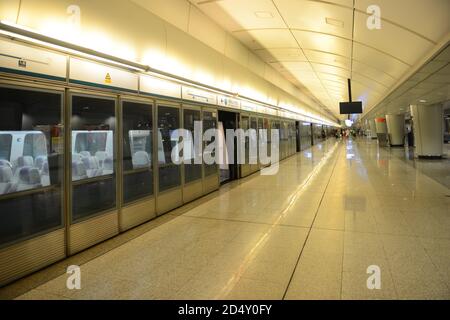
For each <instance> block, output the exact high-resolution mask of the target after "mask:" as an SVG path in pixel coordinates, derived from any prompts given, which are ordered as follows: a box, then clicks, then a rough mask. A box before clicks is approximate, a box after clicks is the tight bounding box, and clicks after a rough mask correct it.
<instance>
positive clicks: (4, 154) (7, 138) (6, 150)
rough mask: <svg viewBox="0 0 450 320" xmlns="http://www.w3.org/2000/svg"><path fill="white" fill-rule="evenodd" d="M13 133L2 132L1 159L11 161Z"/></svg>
mask: <svg viewBox="0 0 450 320" xmlns="http://www.w3.org/2000/svg"><path fill="white" fill-rule="evenodd" d="M11 145H12V134H10V133H0V160H6V161H9V158H10V156H11Z"/></svg>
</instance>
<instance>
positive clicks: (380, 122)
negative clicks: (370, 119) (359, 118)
mask: <svg viewBox="0 0 450 320" xmlns="http://www.w3.org/2000/svg"><path fill="white" fill-rule="evenodd" d="M375 125H376V129H377V137H378V145H379V146H380V147H385V146H386V145H387V126H386V119H385V118H376V119H375Z"/></svg>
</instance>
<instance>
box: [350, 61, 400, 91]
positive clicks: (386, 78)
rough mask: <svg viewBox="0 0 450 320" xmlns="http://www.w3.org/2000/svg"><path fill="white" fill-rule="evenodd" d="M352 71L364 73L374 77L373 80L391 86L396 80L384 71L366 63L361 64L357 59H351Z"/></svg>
mask: <svg viewBox="0 0 450 320" xmlns="http://www.w3.org/2000/svg"><path fill="white" fill-rule="evenodd" d="M353 72H356V73H359V74H361V75H364V76H366V77H368V78H371V79H374V80H375V81H379V82H380V83H382V84H384V85H386V86H391V85H393V84H394V83H395V82H396V79H395V78H393V77H391V76H390V75H388V74H386V73H385V72H383V71H381V70H378V69H375V68H372V67H370V66H368V65H366V64H363V63H361V62H358V61H353Z"/></svg>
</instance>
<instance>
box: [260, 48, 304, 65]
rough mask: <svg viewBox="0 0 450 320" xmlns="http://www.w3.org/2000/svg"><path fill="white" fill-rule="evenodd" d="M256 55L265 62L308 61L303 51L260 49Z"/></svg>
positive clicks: (293, 49)
mask: <svg viewBox="0 0 450 320" xmlns="http://www.w3.org/2000/svg"><path fill="white" fill-rule="evenodd" d="M255 53H256V54H257V55H258V56H260V57H261V58H262V59H263V60H264V61H267V62H273V61H307V59H306V57H305V55H304V54H303V52H302V50H301V49H295V48H292V49H289V48H286V49H260V50H255Z"/></svg>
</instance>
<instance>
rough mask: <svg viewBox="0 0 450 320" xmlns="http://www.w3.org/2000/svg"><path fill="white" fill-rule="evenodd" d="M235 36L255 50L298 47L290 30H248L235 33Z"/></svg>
mask: <svg viewBox="0 0 450 320" xmlns="http://www.w3.org/2000/svg"><path fill="white" fill-rule="evenodd" d="M233 35H234V36H235V37H236V38H238V39H239V40H240V41H241V42H242V43H244V44H245V45H246V46H247V47H249V48H250V49H253V50H255V49H273V48H295V47H297V42H296V41H295V39H294V37H292V35H291V33H290V32H289V30H281V29H264V30H248V31H239V32H234V33H233Z"/></svg>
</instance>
